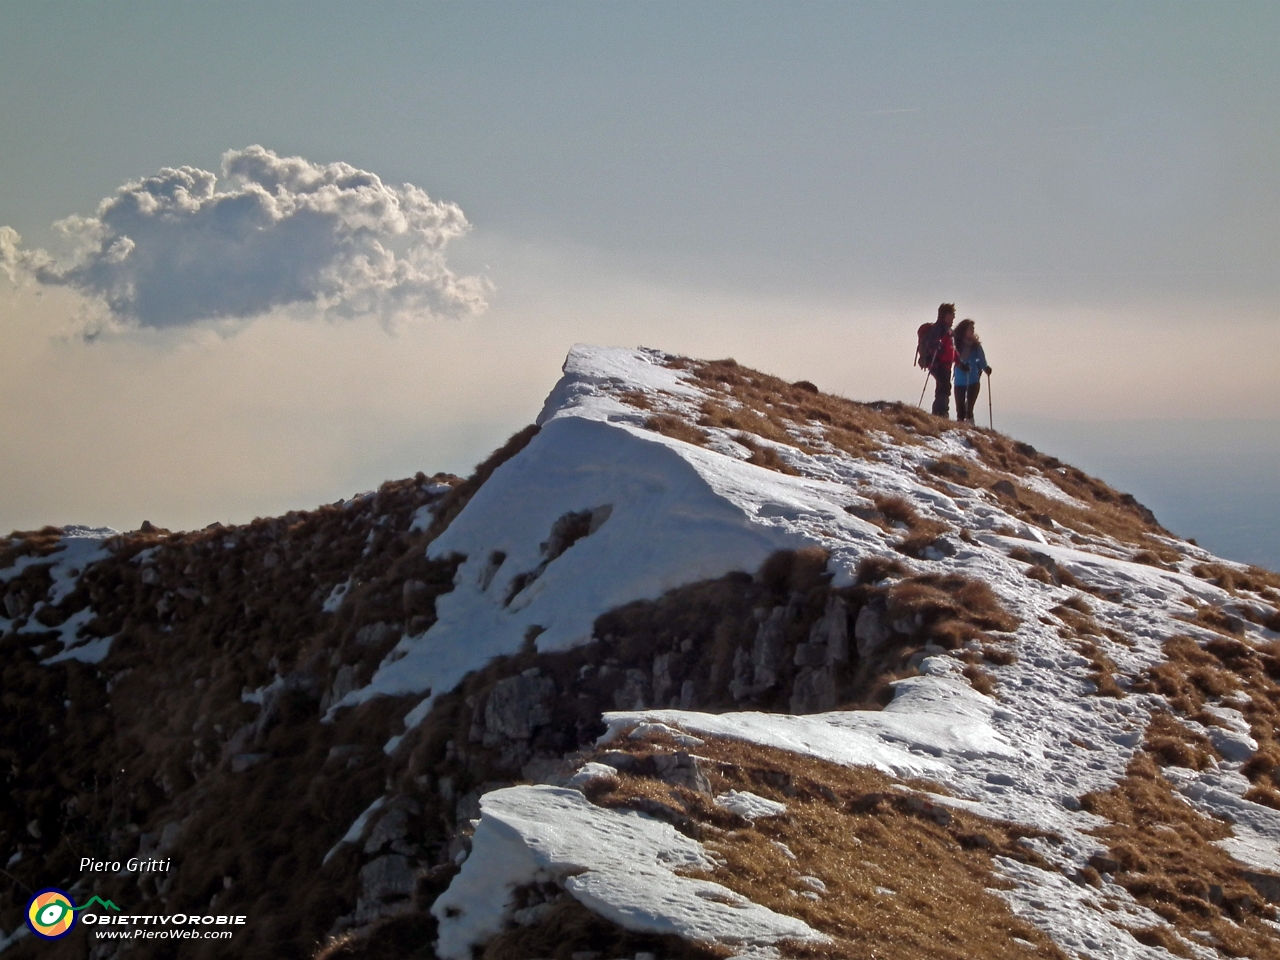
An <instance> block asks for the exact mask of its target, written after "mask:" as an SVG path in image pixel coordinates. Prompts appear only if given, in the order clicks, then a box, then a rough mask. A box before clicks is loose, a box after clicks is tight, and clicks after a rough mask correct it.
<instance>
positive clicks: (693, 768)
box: [653, 750, 711, 793]
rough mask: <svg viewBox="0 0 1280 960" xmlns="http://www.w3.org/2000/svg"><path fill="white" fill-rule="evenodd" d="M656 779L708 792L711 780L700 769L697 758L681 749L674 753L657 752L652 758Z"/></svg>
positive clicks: (700, 791)
mask: <svg viewBox="0 0 1280 960" xmlns="http://www.w3.org/2000/svg"><path fill="white" fill-rule="evenodd" d="M653 764H654V767H655V768H656V769H657V771H658V779H659V780H661V781H662V782H663V783H669V784H671V785H672V786H677V787H687V788H688V789H690V790H694V791H697V792H698V793H710V792H711V781H710V780H708V779H707V775H706V774H705V773H704V772H703V770H702V765H701V764H700V763H699V762H698V758H697V757H694V756H692V755H690V754H688V753H685V752H684V751H683V750H680V751H677V752H676V753H659V754H656V755H655V756H654V758H653Z"/></svg>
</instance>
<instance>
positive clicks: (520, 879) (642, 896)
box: [431, 786, 827, 960]
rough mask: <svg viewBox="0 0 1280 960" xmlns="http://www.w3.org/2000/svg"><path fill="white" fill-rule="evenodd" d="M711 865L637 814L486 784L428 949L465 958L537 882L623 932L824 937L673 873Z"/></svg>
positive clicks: (714, 937) (760, 940)
mask: <svg viewBox="0 0 1280 960" xmlns="http://www.w3.org/2000/svg"><path fill="white" fill-rule="evenodd" d="M714 869H715V862H714V861H713V860H712V859H711V858H710V857H708V856H707V854H706V853H705V852H704V851H703V848H702V845H701V844H700V843H698V842H697V841H696V840H691V839H690V838H688V837H686V836H684V835H683V834H680V833H678V832H677V831H676V830H675V829H674V828H673V827H672V826H671V825H670V824H666V823H662V822H660V821H658V820H654V819H652V818H650V817H647V816H644V815H643V814H640V813H636V812H634V811H618V810H609V809H605V808H603V807H597V806H594V805H593V804H591V803H590V802H588V801H587V800H586V798H585V797H583V796H582V794H580V793H578V792H577V791H575V790H568V789H562V788H559V787H547V786H531V787H509V788H507V789H505V790H495V791H493V792H492V793H487V794H485V795H484V796H483V797H482V798H481V799H480V822H479V824H477V826H476V831H475V834H474V836H473V837H472V838H471V855H470V856H469V857H468V858H467V860H466V862H465V863H463V865H462V870H461V872H460V873H459V874H458V875H457V876H456V877H454V879H453V882H452V883H451V884H450V885H449V889H448V890H446V891H445V892H444V893H443V894H442V895H441V896H440V897H439V899H437V900H436V902H435V903H434V904H433V905H432V907H431V912H432V914H434V915H435V917H436V919H437V920H438V921H439V937H440V938H439V940H438V941H437V943H436V953H437V954H438V955H439V956H440V957H443V958H446V960H470V958H471V956H472V953H471V950H472V948H473V947H474V946H477V945H480V944H483V943H484V942H485V941H486V940H488V939H489V938H490V937H492V936H493V935H494V934H496V933H499V932H500V931H501V930H502V929H503V927H504V925H505V922H506V920H507V918H508V917H509V915H510V913H511V912H512V901H511V893H512V891H513V890H514V889H515V888H516V887H518V886H521V885H523V884H527V883H534V882H545V881H547V880H553V881H555V882H557V883H559V884H561V885H562V886H563V887H564V889H565V890H566V891H567V892H568V893H569V895H571V896H572V897H574V898H575V899H576V900H578V901H579V902H580V903H582V904H583V905H584V906H586V907H587V908H588V909H590V910H591V911H593V912H594V913H597V914H599V915H600V916H602V917H604V918H605V919H607V920H611V921H613V922H614V923H617V924H618V925H620V926H622V927H624V928H626V929H628V930H637V931H643V932H647V933H658V934H675V935H677V936H681V937H684V938H686V939H689V940H696V941H703V942H716V943H728V944H743V945H750V946H773V945H775V944H777V943H778V942H780V941H781V940H784V939H790V940H800V941H809V942H823V941H825V940H826V939H827V938H826V937H824V936H823V935H822V934H820V933H818V932H817V931H816V930H814V929H813V928H812V927H810V926H809V925H808V924H806V923H805V922H804V921H802V920H799V919H796V918H795V917H788V916H786V915H784V914H780V913H775V912H774V911H772V910H769V909H767V908H765V907H762V906H760V905H758V904H756V903H753V902H751V901H750V900H748V899H746V898H745V897H742V896H740V895H739V894H736V893H734V892H733V891H731V890H730V889H729V888H727V887H724V886H721V885H720V884H718V883H712V882H710V881H707V880H694V879H690V878H688V877H682V876H680V875H679V874H678V873H676V872H675V871H677V870H707V871H710V870H714Z"/></svg>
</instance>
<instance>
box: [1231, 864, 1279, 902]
mask: <svg viewBox="0 0 1280 960" xmlns="http://www.w3.org/2000/svg"><path fill="white" fill-rule="evenodd" d="M1240 876H1241V878H1243V879H1244V880H1245V881H1246V882H1247V883H1248V884H1249V885H1250V886H1252V887H1253V889H1255V890H1257V891H1258V894H1259V895H1260V896H1261V897H1262V898H1263V899H1264V900H1267V901H1269V902H1270V903H1280V877H1277V876H1273V875H1272V874H1269V873H1259V872H1258V871H1257V870H1241V871H1240Z"/></svg>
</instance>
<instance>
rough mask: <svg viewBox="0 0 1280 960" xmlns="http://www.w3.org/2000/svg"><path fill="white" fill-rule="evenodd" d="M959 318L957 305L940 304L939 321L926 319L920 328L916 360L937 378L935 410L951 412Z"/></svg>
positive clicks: (943, 413) (940, 413) (947, 414)
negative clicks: (955, 331)
mask: <svg viewBox="0 0 1280 960" xmlns="http://www.w3.org/2000/svg"><path fill="white" fill-rule="evenodd" d="M955 322H956V305H955V304H954V303H944V304H942V305H941V306H940V307H938V320H937V322H936V323H926V324H924V325H922V326H921V327H920V329H919V330H918V331H916V363H917V364H918V365H919V366H920V367H921V369H924V370H928V371H929V373H930V374H931V375H932V376H933V379H934V380H935V381H936V384H935V389H934V392H933V414H934V416H936V417H950V416H951V365H952V364H953V363H955V362H956V345H955V342H954V341H953V340H952V339H951V325H952V324H953V323H955Z"/></svg>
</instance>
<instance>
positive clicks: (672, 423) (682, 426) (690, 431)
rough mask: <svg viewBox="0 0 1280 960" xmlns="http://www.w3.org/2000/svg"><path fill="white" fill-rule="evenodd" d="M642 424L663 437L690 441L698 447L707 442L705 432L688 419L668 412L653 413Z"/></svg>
mask: <svg viewBox="0 0 1280 960" xmlns="http://www.w3.org/2000/svg"><path fill="white" fill-rule="evenodd" d="M644 425H645V427H647V428H648V429H650V430H652V431H653V432H654V433H660V434H662V435H663V436H664V437H671V438H672V439H673V440H683V441H684V442H685V443H692V444H695V445H697V446H700V447H701V446H704V445H705V444H706V442H707V435H706V433H704V432H703V431H701V430H699V429H698V428H697V427H695V426H694V425H693V424H691V423H690V422H689V421H688V420H684V419H682V418H681V417H674V416H672V415H671V414H669V413H657V414H654V415H653V416H652V417H650V418H649V419H648V420H646V421H645V423H644Z"/></svg>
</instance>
